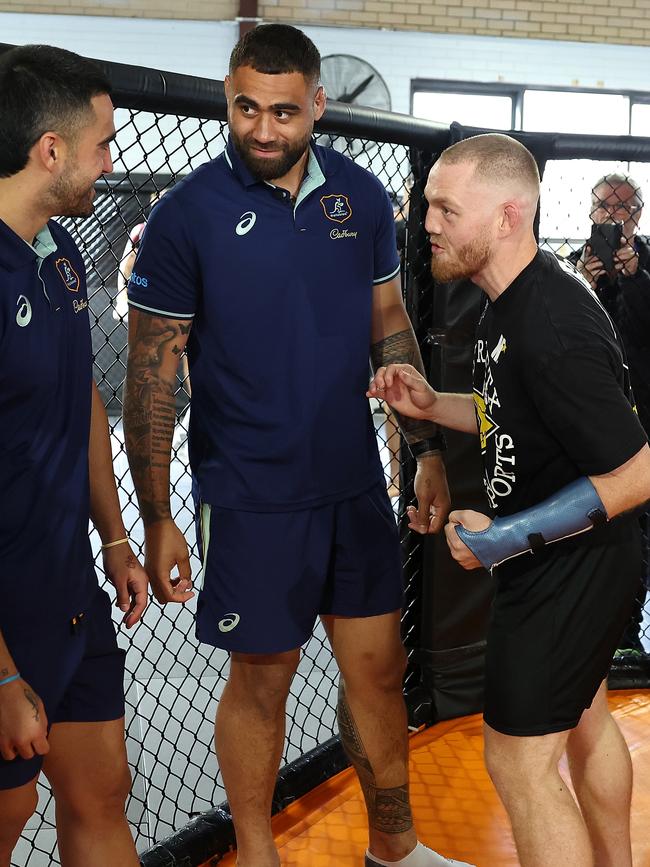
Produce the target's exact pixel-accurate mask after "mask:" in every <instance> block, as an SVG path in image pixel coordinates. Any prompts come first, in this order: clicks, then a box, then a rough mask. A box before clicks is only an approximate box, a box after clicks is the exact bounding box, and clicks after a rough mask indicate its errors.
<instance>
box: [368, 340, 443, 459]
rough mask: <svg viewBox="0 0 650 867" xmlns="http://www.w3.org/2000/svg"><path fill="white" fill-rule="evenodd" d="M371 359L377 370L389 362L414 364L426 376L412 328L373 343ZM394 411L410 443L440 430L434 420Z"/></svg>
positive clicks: (405, 437) (433, 434) (374, 368)
mask: <svg viewBox="0 0 650 867" xmlns="http://www.w3.org/2000/svg"><path fill="white" fill-rule="evenodd" d="M370 360H371V362H372V367H373V370H377V368H378V367H383V366H385V365H387V364H412V365H413V367H414V368H415V369H416V370H418V371H419V372H420V373H421V374H422V376H426V374H425V372H424V365H423V364H422V357H421V355H420V350H419V348H418V344H417V341H416V339H415V335H414V334H413V332H412V330H411V329H410V328H407V329H406V330H404V331H398V332H397V334H391V335H389V336H388V337H384V339H383V340H379V341H378V342H377V343H373V344H372V346H371V347H370ZM393 413H394V415H395V418H396V419H397V423H398V424H399V426H400V430H401V431H402V434H403V436H404V439H405V440H406V442H407V443H408V444H409V445H411V444H412V443H417V442H419V441H420V440H424V439H427V438H429V437H433V436H435V435H436V434H437V432H438V428H437V426H436V425H435V424H433V422H430V421H426V420H424V419H418V418H407V417H406V416H404V415H400V414H399V413H397V412H395V411H393Z"/></svg>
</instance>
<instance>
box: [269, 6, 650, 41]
mask: <svg viewBox="0 0 650 867" xmlns="http://www.w3.org/2000/svg"><path fill="white" fill-rule="evenodd" d="M259 8H260V15H261V17H262V18H264V19H265V20H267V21H295V22H303V23H310V24H339V25H341V24H342V25H346V26H362V27H390V28H395V29H399V30H422V31H430V32H435V33H462V34H468V35H478V36H515V37H524V38H526V37H529V38H531V37H532V38H534V39H570V40H572V41H579V42H611V43H625V44H636V45H650V0H620V5H616V6H615V5H614V3H612V0H588V2H583V3H580V2H572V0H447V2H445V0H429V2H423V0H419V2H418V0H415V2H408V0H406V2H393V0H261V2H260V6H259Z"/></svg>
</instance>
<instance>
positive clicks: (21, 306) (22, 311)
mask: <svg viewBox="0 0 650 867" xmlns="http://www.w3.org/2000/svg"><path fill="white" fill-rule="evenodd" d="M16 307H18V313H16V322H17V323H18V325H19V326H20V327H21V328H24V327H25V326H26V325H29V323H30V322H31V321H32V305H31V304H30V303H29V301H28V300H27V298H25V296H24V295H19V296H18V301H16Z"/></svg>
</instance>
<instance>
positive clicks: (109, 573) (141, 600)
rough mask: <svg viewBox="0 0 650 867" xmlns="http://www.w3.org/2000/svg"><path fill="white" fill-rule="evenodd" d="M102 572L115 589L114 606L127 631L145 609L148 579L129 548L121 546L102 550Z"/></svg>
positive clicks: (128, 546)
mask: <svg viewBox="0 0 650 867" xmlns="http://www.w3.org/2000/svg"><path fill="white" fill-rule="evenodd" d="M102 555H103V559H104V572H105V573H106V577H107V578H108V580H109V581H110V582H111V584H112V585H113V586H114V587H115V590H116V599H115V605H116V606H117V608H119V609H120V611H122V612H123V613H124V618H123V620H122V623H124V625H125V626H126V628H127V629H130V628H131V627H132V626H135V624H136V623H137V622H138V620H140V617H141V616H142V612H143V611H144V609H145V608H146V607H147V602H148V588H149V579H148V578H147V573H146V572H145V571H144V569H143V568H142V566H141V565H140V563H139V561H138V559H137V557H136V556H135V554H134V553H133V551H132V549H131V546H130V545H129V544H128V543H127V542H125V543H124V544H123V545H116V546H115V547H109V548H104V549H103V551H102Z"/></svg>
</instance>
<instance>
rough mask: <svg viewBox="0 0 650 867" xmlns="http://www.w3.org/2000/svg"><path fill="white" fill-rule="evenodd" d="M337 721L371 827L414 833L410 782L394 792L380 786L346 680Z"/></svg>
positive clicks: (341, 690)
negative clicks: (349, 698)
mask: <svg viewBox="0 0 650 867" xmlns="http://www.w3.org/2000/svg"><path fill="white" fill-rule="evenodd" d="M337 719H338V724H339V733H340V735H341V743H342V744H343V749H344V750H345V752H346V754H347V756H348V758H349V759H350V762H351V763H352V766H353V767H354V769H355V771H356V772H357V775H358V777H359V782H360V783H361V789H362V790H363V796H364V798H365V801H366V808H367V810H368V821H369V822H370V826H371V827H372V828H374V829H375V830H376V831H381V832H382V833H383V834H403V833H404V832H405V831H410V829H411V828H412V827H413V816H412V814H411V805H410V804H409V796H408V783H404V785H403V786H397V787H395V788H393V789H380V788H378V787H377V781H376V778H375V773H374V771H373V769H372V765H371V764H370V760H369V759H368V755H367V753H366V750H365V747H364V745H363V741H362V740H361V735H360V733H359V729H358V728H357V724H356V722H355V721H354V717H353V716H352V711H351V710H350V705H349V704H348V700H347V698H346V695H345V686H344V684H343V681H341V683H340V685H339V700H338V707H337Z"/></svg>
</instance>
